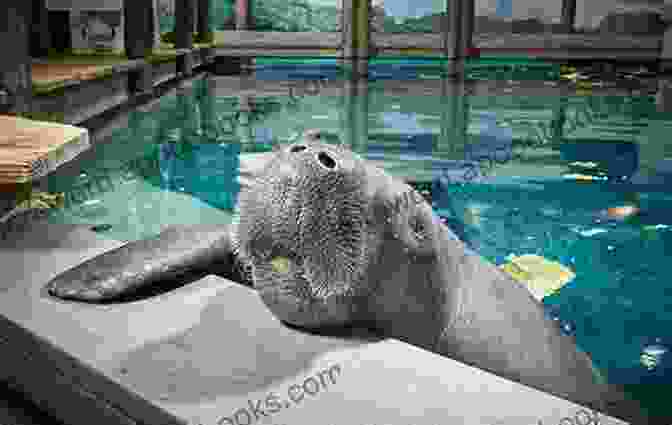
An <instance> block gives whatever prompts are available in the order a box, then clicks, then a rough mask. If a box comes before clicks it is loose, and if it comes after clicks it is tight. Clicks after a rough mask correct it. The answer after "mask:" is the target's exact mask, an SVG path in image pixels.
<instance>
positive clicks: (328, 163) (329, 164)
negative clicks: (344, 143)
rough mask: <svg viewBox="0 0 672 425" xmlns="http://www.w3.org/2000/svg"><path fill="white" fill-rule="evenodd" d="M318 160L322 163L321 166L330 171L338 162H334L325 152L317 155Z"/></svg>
mask: <svg viewBox="0 0 672 425" xmlns="http://www.w3.org/2000/svg"><path fill="white" fill-rule="evenodd" d="M317 160H318V161H320V164H322V165H323V166H324V167H326V168H329V169H332V168H334V167H335V166H336V161H334V159H333V158H332V157H330V156H329V155H328V154H327V153H325V152H320V153H319V154H317Z"/></svg>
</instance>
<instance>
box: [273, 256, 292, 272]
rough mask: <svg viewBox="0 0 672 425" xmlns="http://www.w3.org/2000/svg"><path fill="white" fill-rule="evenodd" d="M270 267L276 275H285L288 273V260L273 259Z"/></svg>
mask: <svg viewBox="0 0 672 425" xmlns="http://www.w3.org/2000/svg"><path fill="white" fill-rule="evenodd" d="M271 267H273V271H274V272H277V273H287V272H288V271H289V258H287V257H275V258H273V259H272V260H271Z"/></svg>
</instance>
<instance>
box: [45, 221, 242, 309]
mask: <svg viewBox="0 0 672 425" xmlns="http://www.w3.org/2000/svg"><path fill="white" fill-rule="evenodd" d="M230 231H231V226H228V225H223V226H179V227H171V228H169V229H167V230H164V231H163V232H162V233H160V234H159V235H158V236H156V237H154V238H151V239H145V240H140V241H134V242H129V243H127V244H125V245H123V246H121V247H119V248H117V249H113V250H111V251H107V252H105V253H103V254H101V255H99V256H96V257H94V258H92V259H89V260H87V261H85V262H83V263H81V264H79V265H77V266H75V267H73V268H71V269H69V270H67V271H65V272H63V273H61V274H59V275H58V276H56V277H55V278H54V279H53V280H52V281H50V282H49V283H48V285H47V291H48V292H49V294H50V295H52V296H55V297H58V298H62V299H69V300H77V301H84V302H110V301H117V300H125V299H127V298H129V297H130V298H132V297H133V296H134V295H137V294H138V293H144V292H149V293H150V295H151V293H158V292H165V291H166V290H168V289H171V288H172V287H176V286H180V285H184V284H185V283H188V282H190V281H194V280H197V279H199V278H200V277H202V276H204V275H206V274H209V273H215V274H219V275H222V276H224V277H227V278H230V279H233V280H237V281H240V280H242V277H241V274H240V273H236V267H235V265H236V262H237V260H236V256H235V252H234V251H235V250H234V248H233V244H232V240H231V239H232V238H231V235H230Z"/></svg>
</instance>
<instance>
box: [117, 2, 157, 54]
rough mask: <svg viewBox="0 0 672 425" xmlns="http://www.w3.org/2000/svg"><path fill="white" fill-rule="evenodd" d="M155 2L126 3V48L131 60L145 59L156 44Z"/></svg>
mask: <svg viewBox="0 0 672 425" xmlns="http://www.w3.org/2000/svg"><path fill="white" fill-rule="evenodd" d="M152 3H153V0H126V1H124V47H125V49H126V56H127V57H128V58H129V59H139V58H144V57H145V56H146V55H147V54H149V53H150V51H151V49H152V44H154V31H155V30H154V18H153V12H152V8H153V4H152Z"/></svg>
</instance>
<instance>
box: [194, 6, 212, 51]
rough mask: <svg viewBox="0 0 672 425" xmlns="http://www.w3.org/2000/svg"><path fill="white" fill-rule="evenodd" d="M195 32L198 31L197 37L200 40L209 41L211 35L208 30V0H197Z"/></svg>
mask: <svg viewBox="0 0 672 425" xmlns="http://www.w3.org/2000/svg"><path fill="white" fill-rule="evenodd" d="M196 32H197V33H198V39H199V40H200V41H201V42H203V41H209V40H210V38H211V37H212V33H211V31H210V0H198V19H197V20H196Z"/></svg>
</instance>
